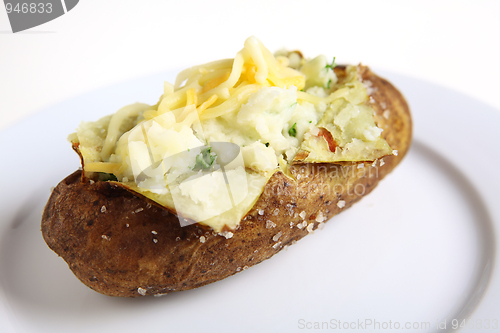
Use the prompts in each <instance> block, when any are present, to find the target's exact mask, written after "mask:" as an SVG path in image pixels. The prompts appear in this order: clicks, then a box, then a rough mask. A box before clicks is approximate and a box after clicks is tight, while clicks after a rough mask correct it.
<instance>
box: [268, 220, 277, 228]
mask: <svg viewBox="0 0 500 333" xmlns="http://www.w3.org/2000/svg"><path fill="white" fill-rule="evenodd" d="M274 227H276V223H274V222H273V221H271V220H267V221H266V228H267V229H271V228H274Z"/></svg>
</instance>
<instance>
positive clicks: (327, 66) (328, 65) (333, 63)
mask: <svg viewBox="0 0 500 333" xmlns="http://www.w3.org/2000/svg"><path fill="white" fill-rule="evenodd" d="M335 67H337V64H336V63H335V57H333V60H332V63H331V64H327V65H326V66H325V68H331V69H334V68H335Z"/></svg>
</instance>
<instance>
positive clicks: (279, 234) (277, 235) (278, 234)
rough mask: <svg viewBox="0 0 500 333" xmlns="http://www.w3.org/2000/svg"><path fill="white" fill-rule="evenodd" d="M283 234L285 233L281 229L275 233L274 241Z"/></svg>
mask: <svg viewBox="0 0 500 333" xmlns="http://www.w3.org/2000/svg"><path fill="white" fill-rule="evenodd" d="M282 234H283V233H282V232H281V231H280V232H278V233H277V234H276V235H274V237H273V241H275V242H277V241H278V240H279V239H280V237H281V235H282Z"/></svg>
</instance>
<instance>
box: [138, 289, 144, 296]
mask: <svg viewBox="0 0 500 333" xmlns="http://www.w3.org/2000/svg"><path fill="white" fill-rule="evenodd" d="M137 292H138V293H139V294H141V295H142V296H146V289H143V288H141V287H139V288H137Z"/></svg>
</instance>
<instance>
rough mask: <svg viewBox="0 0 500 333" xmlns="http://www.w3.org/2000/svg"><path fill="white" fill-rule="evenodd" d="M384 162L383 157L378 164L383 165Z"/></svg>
mask: <svg viewBox="0 0 500 333" xmlns="http://www.w3.org/2000/svg"><path fill="white" fill-rule="evenodd" d="M384 164H385V161H384V159H383V158H381V159H380V166H382V165H384Z"/></svg>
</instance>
